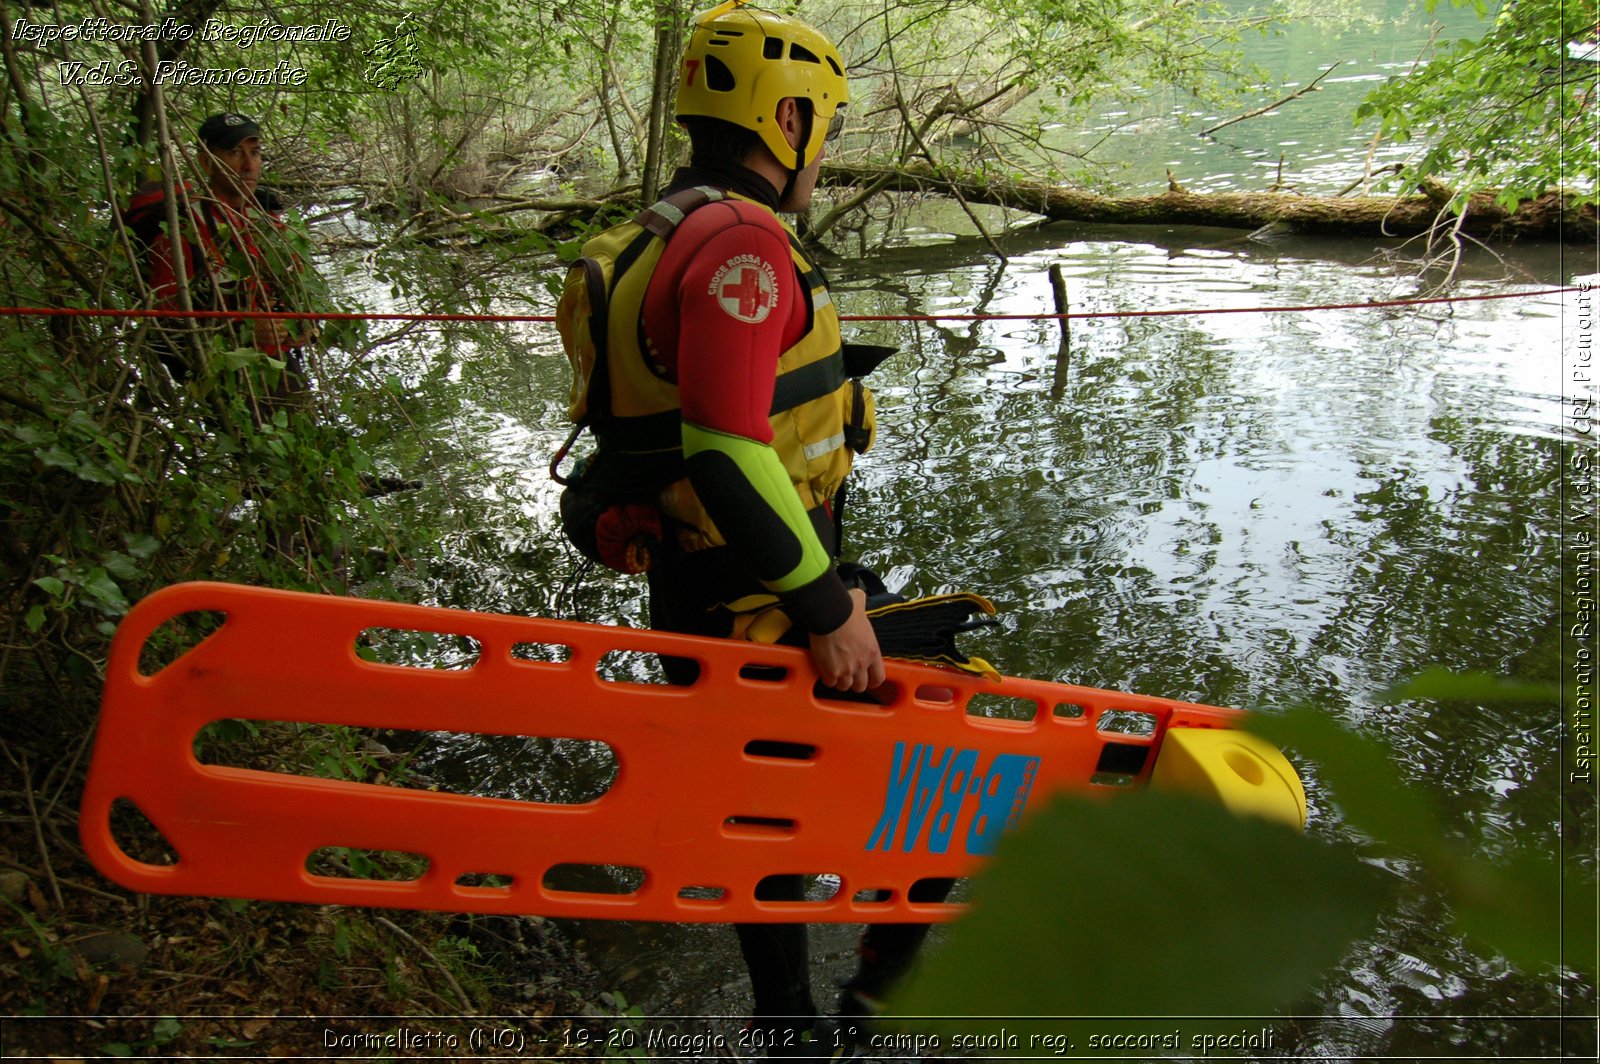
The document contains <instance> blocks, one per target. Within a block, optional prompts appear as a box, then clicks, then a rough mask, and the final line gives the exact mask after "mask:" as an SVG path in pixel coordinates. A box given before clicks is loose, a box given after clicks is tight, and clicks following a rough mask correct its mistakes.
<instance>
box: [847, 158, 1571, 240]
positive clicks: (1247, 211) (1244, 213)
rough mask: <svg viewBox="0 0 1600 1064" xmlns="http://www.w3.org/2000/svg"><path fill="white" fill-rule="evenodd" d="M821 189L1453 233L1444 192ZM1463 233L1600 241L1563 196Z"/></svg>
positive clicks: (1471, 205)
mask: <svg viewBox="0 0 1600 1064" xmlns="http://www.w3.org/2000/svg"><path fill="white" fill-rule="evenodd" d="M822 183H823V184H826V185H837V186H857V187H867V186H879V187H880V188H881V189H882V190H884V191H896V192H925V193H933V194H936V195H937V194H947V195H959V196H960V197H961V198H962V199H964V200H966V201H967V202H968V203H984V204H988V205H990V206H995V207H1008V208H1011V209H1012V210H1019V211H1028V212H1030V213H1033V214H1042V215H1044V216H1045V217H1047V218H1049V219H1051V220H1052V221H1070V222H1104V223H1111V224H1119V225H1214V226H1223V227H1227V228H1234V229H1260V228H1262V227H1263V226H1269V225H1279V226H1283V227H1286V228H1288V229H1289V230H1291V231H1293V232H1297V233H1311V234H1325V235H1339V236H1373V237H1385V236H1389V237H1395V236H1398V237H1408V236H1417V235H1419V234H1422V233H1426V232H1428V231H1429V230H1430V229H1434V228H1438V229H1439V230H1440V233H1441V235H1448V234H1449V232H1450V231H1452V230H1454V229H1455V218H1454V216H1453V215H1441V211H1442V210H1443V208H1444V206H1445V204H1446V203H1448V202H1449V198H1450V197H1449V194H1448V192H1447V191H1440V190H1436V189H1430V190H1429V191H1430V192H1431V193H1432V194H1431V195H1418V196H1301V195H1296V194H1294V193H1288V192H1212V193H1197V192H1188V191H1183V190H1180V189H1175V190H1170V191H1167V192H1163V193H1161V194H1160V195H1153V196H1102V195H1099V194H1097V193H1093V192H1084V191H1081V190H1077V189H1069V188H1058V187H1055V186H1051V185H1040V184H1032V183H1029V182H1021V181H1003V180H991V179H981V178H975V177H970V176H950V175H943V174H935V173H934V172H933V171H932V170H931V169H928V168H927V167H921V166H907V167H902V168H898V169H892V170H891V169H886V168H872V167H852V166H842V165H835V164H824V165H823V167H822ZM1460 232H1462V233H1463V234H1465V235H1467V236H1471V237H1474V238H1476V239H1479V240H1496V241H1506V240H1567V241H1584V242H1587V243H1590V244H1592V243H1594V242H1595V240H1596V239H1600V225H1597V224H1596V216H1595V209H1594V208H1593V207H1592V206H1585V207H1582V208H1574V207H1572V206H1571V205H1570V203H1569V200H1568V197H1567V196H1566V195H1564V194H1562V193H1559V192H1551V193H1547V194H1545V195H1544V196H1541V197H1540V198H1538V199H1536V200H1530V201H1529V202H1527V203H1523V204H1522V205H1521V206H1519V207H1518V208H1517V210H1516V211H1515V212H1511V211H1507V210H1505V209H1504V208H1503V207H1501V206H1499V205H1498V204H1496V203H1495V202H1494V198H1493V196H1491V195H1488V194H1484V193H1480V194H1478V195H1474V196H1473V197H1472V198H1471V199H1470V200H1469V201H1468V205H1467V211H1466V217H1465V219H1464V220H1463V221H1462V223H1461V226H1460Z"/></svg>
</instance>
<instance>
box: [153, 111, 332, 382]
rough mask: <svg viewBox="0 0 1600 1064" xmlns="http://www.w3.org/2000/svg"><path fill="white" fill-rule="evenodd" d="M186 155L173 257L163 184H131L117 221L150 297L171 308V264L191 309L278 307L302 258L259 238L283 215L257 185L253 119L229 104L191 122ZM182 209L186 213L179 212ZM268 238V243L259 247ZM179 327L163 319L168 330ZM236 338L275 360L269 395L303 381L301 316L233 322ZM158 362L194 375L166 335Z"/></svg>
mask: <svg viewBox="0 0 1600 1064" xmlns="http://www.w3.org/2000/svg"><path fill="white" fill-rule="evenodd" d="M197 141H198V143H197V144H196V149H197V150H196V158H197V161H198V164H199V168H200V172H201V175H202V177H203V178H204V181H205V185H204V188H202V189H199V190H196V189H195V188H194V187H192V186H191V185H190V184H189V183H187V182H185V183H184V184H183V185H181V186H180V187H179V189H178V204H179V209H178V216H179V224H180V225H182V226H183V227H184V229H185V232H184V239H183V241H182V242H181V256H180V254H179V251H178V249H177V248H175V247H174V244H173V240H172V236H171V234H170V233H168V232H167V231H166V223H167V220H168V218H167V208H166V191H165V187H164V186H163V184H162V183H161V182H160V181H152V182H149V183H147V184H145V185H143V186H141V187H140V188H139V189H138V191H136V192H135V193H134V194H133V197H132V198H131V199H130V200H129V203H128V209H127V210H126V211H124V212H123V220H124V221H125V223H126V224H127V226H128V228H129V229H130V230H131V231H132V232H133V234H134V236H135V237H136V238H137V240H138V242H139V244H140V245H141V252H142V263H141V266H142V271H143V273H144V278H145V281H146V283H147V284H148V285H149V286H150V292H151V297H152V299H153V301H154V305H155V306H156V307H157V308H159V309H162V310H181V309H182V303H181V299H180V295H179V281H178V277H179V273H178V271H179V263H180V261H181V263H182V271H183V278H184V283H185V284H186V286H187V287H188V289H189V295H190V301H191V304H192V306H193V309H195V310H245V311H272V310H281V309H283V297H284V296H285V295H286V294H287V293H286V292H284V291H283V288H284V287H285V285H287V284H288V283H290V282H291V281H292V278H293V277H294V275H296V274H298V273H299V271H300V270H301V269H302V264H301V263H299V262H298V261H297V260H295V259H294V258H293V256H292V255H289V254H287V253H286V252H285V251H284V250H282V249H281V248H279V247H278V246H276V244H277V242H276V241H274V240H270V239H268V238H269V237H275V236H276V234H277V231H278V230H280V229H282V227H283V223H282V222H281V221H279V219H278V218H277V217H276V198H275V197H273V196H272V195H271V194H270V193H267V192H265V191H264V190H262V189H260V188H259V184H260V180H261V170H262V155H261V148H262V138H261V127H260V126H259V125H258V124H257V123H256V122H255V120H254V119H251V118H248V117H246V116H244V115H240V114H234V113H232V112H223V113H221V114H215V115H212V116H211V117H209V118H207V119H206V120H205V121H204V122H202V123H201V124H200V127H199V131H198V137H197ZM186 213H187V218H185V214H186ZM269 246H270V247H271V250H268V248H269ZM179 327H180V326H169V327H168V328H169V329H172V330H176V329H177V328H179ZM240 331H241V335H240V336H239V342H240V343H241V344H243V345H246V346H250V347H254V348H255V349H256V350H258V351H260V352H262V353H263V354H266V355H268V356H270V357H271V358H273V359H276V360H279V361H281V362H283V363H284V368H283V371H282V374H281V376H280V377H279V380H278V385H277V387H276V388H275V389H274V392H273V395H272V396H270V397H263V399H264V400H265V401H270V400H271V399H279V400H281V399H285V398H287V397H290V396H292V395H295V394H296V393H300V392H303V391H304V389H305V377H304V365H303V361H302V354H301V348H302V347H303V346H304V344H305V343H307V342H308V341H309V340H310V339H311V338H312V335H313V334H314V332H315V329H314V328H313V327H312V326H311V325H310V323H307V322H301V321H286V320H275V319H270V318H252V319H248V320H247V321H245V322H244V323H242V324H241V327H240ZM158 343H159V345H160V346H159V347H158V349H157V350H158V352H159V354H160V357H161V361H162V362H163V363H164V364H165V365H166V367H167V369H168V371H169V372H171V374H172V375H173V377H174V379H176V380H178V381H180V382H181V381H184V380H187V379H188V378H190V377H191V376H193V375H194V374H195V367H193V366H192V365H191V362H192V357H191V356H189V355H188V354H186V353H185V352H184V349H183V347H182V346H181V345H179V344H177V343H175V342H173V338H172V336H171V335H168V336H165V337H163V338H161V340H160V341H158Z"/></svg>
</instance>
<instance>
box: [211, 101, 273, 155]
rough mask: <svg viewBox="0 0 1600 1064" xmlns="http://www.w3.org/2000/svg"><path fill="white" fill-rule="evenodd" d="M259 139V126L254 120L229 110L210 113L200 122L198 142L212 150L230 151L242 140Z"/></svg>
mask: <svg viewBox="0 0 1600 1064" xmlns="http://www.w3.org/2000/svg"><path fill="white" fill-rule="evenodd" d="M251 137H255V138H256V139H257V140H260V139H261V127H260V126H258V125H256V120H255V119H253V118H246V117H245V116H244V115H236V114H234V113H233V112H231V111H224V112H223V113H222V114H218V115H212V116H211V117H210V118H208V119H206V120H205V121H204V122H201V123H200V143H202V144H204V145H205V146H206V147H208V148H211V149H212V150H214V151H231V150H233V149H234V148H237V147H238V146H239V142H240V141H242V140H248V139H250V138H251Z"/></svg>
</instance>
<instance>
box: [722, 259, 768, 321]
mask: <svg viewBox="0 0 1600 1064" xmlns="http://www.w3.org/2000/svg"><path fill="white" fill-rule="evenodd" d="M713 290H714V291H715V292H716V294H717V304H718V305H719V306H720V307H722V309H723V310H725V311H727V312H728V313H729V314H731V315H732V316H733V317H735V318H738V319H739V320H740V321H746V322H750V323H751V324H757V323H759V322H763V321H765V320H766V319H767V315H768V314H770V313H772V308H773V307H774V306H775V305H776V304H777V301H778V292H777V286H776V285H775V284H774V277H773V273H772V268H771V267H770V266H768V265H767V264H766V263H765V262H760V263H756V264H754V265H746V264H736V263H733V262H730V263H727V264H726V265H724V266H723V268H722V270H721V271H719V272H718V275H717V278H716V280H715V282H713Z"/></svg>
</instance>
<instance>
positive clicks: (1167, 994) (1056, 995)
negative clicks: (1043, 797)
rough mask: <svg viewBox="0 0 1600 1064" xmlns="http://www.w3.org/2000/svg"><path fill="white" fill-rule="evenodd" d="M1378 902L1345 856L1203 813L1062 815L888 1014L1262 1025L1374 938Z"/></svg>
mask: <svg viewBox="0 0 1600 1064" xmlns="http://www.w3.org/2000/svg"><path fill="white" fill-rule="evenodd" d="M1383 897H1384V887H1383V884H1382V883H1381V881H1380V879H1379V877H1378V875H1377V874H1376V873H1374V872H1372V871H1371V870H1370V869H1368V868H1366V867H1365V866H1363V865H1361V864H1359V863H1358V862H1355V861H1354V860H1351V859H1350V858H1349V856H1348V855H1346V854H1343V853H1341V852H1339V851H1337V850H1335V849H1333V848H1332V847H1330V846H1327V845H1326V844H1323V843H1318V842H1314V841H1312V840H1310V839H1307V838H1306V837H1304V836H1302V835H1300V834H1298V833H1296V832H1294V831H1292V830H1290V829H1289V828H1286V827H1283V826H1281V825H1276V824H1269V823H1267V822H1265V821H1261V820H1237V819H1235V818H1233V817H1232V816H1230V815H1229V814H1228V813H1227V812H1225V811H1224V810H1223V809H1222V808H1221V807H1219V806H1216V805H1214V804H1210V803H1206V802H1203V801H1201V800H1198V799H1194V798H1189V797H1186V796H1174V795H1168V794H1159V793H1154V792H1144V793H1137V794H1130V795H1121V796H1116V797H1114V798H1112V799H1110V800H1107V801H1103V802H1094V801H1087V800H1084V799H1070V800H1060V801H1057V802H1056V803H1055V804H1053V805H1052V806H1051V807H1050V808H1049V809H1047V810H1045V811H1043V812H1041V813H1040V814H1039V815H1038V816H1037V817H1036V818H1035V819H1033V820H1032V821H1030V822H1029V823H1028V824H1027V825H1026V826H1025V827H1024V828H1023V830H1022V831H1020V832H1019V833H1018V834H1017V835H1016V836H1014V837H1011V838H1008V839H1007V840H1006V844H1004V845H1003V846H1002V848H1001V851H1000V853H999V855H997V857H996V860H995V862H994V864H993V865H992V866H991V867H990V868H989V869H987V870H986V871H985V873H984V874H983V876H982V877H981V878H980V880H979V882H978V885H977V891H976V895H975V899H974V906H973V912H972V914H971V916H970V917H968V918H967V919H964V920H962V921H961V922H960V923H959V924H958V925H957V926H956V927H955V929H954V931H953V933H952V935H951V938H950V941H949V943H948V946H947V947H946V948H945V949H943V950H942V951H941V952H940V953H939V954H938V955H937V956H935V957H933V958H930V961H929V965H928V970H927V971H926V973H925V974H924V978H921V979H919V980H917V981H916V982H915V983H914V984H913V986H912V987H911V988H909V989H908V991H907V992H906V993H905V995H904V996H902V997H900V998H898V999H897V1000H896V1001H895V1002H894V1008H895V1010H896V1011H897V1012H899V1013H902V1014H906V1015H919V1016H971V1015H977V1016H1019V1015H1020V1016H1055V1015H1066V1016H1217V1015H1263V1014H1268V1013H1271V1012H1273V1011H1274V1010H1276V1009H1278V1008H1280V1007H1282V1006H1284V1005H1286V1004H1288V1003H1289V1002H1290V1001H1291V1000H1293V998H1294V996H1295V995H1296V994H1298V993H1300V992H1302V991H1304V990H1305V989H1306V988H1307V987H1308V986H1309V985H1310V983H1311V981H1312V980H1314V979H1315V978H1316V977H1317V976H1318V975H1319V974H1320V973H1321V972H1322V971H1323V969H1325V968H1326V967H1328V966H1330V965H1332V964H1334V963H1335V962H1336V961H1338V960H1339V958H1340V957H1341V956H1342V955H1343V953H1344V951H1345V950H1346V949H1347V948H1348V946H1349V945H1350V943H1351V942H1353V941H1354V940H1355V939H1356V938H1358V937H1360V936H1361V935H1363V934H1365V933H1367V932H1368V931H1369V930H1370V929H1371V928H1372V926H1373V924H1374V922H1375V917H1376V913H1377V908H1378V905H1379V904H1380V902H1381V901H1382V899H1383Z"/></svg>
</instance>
